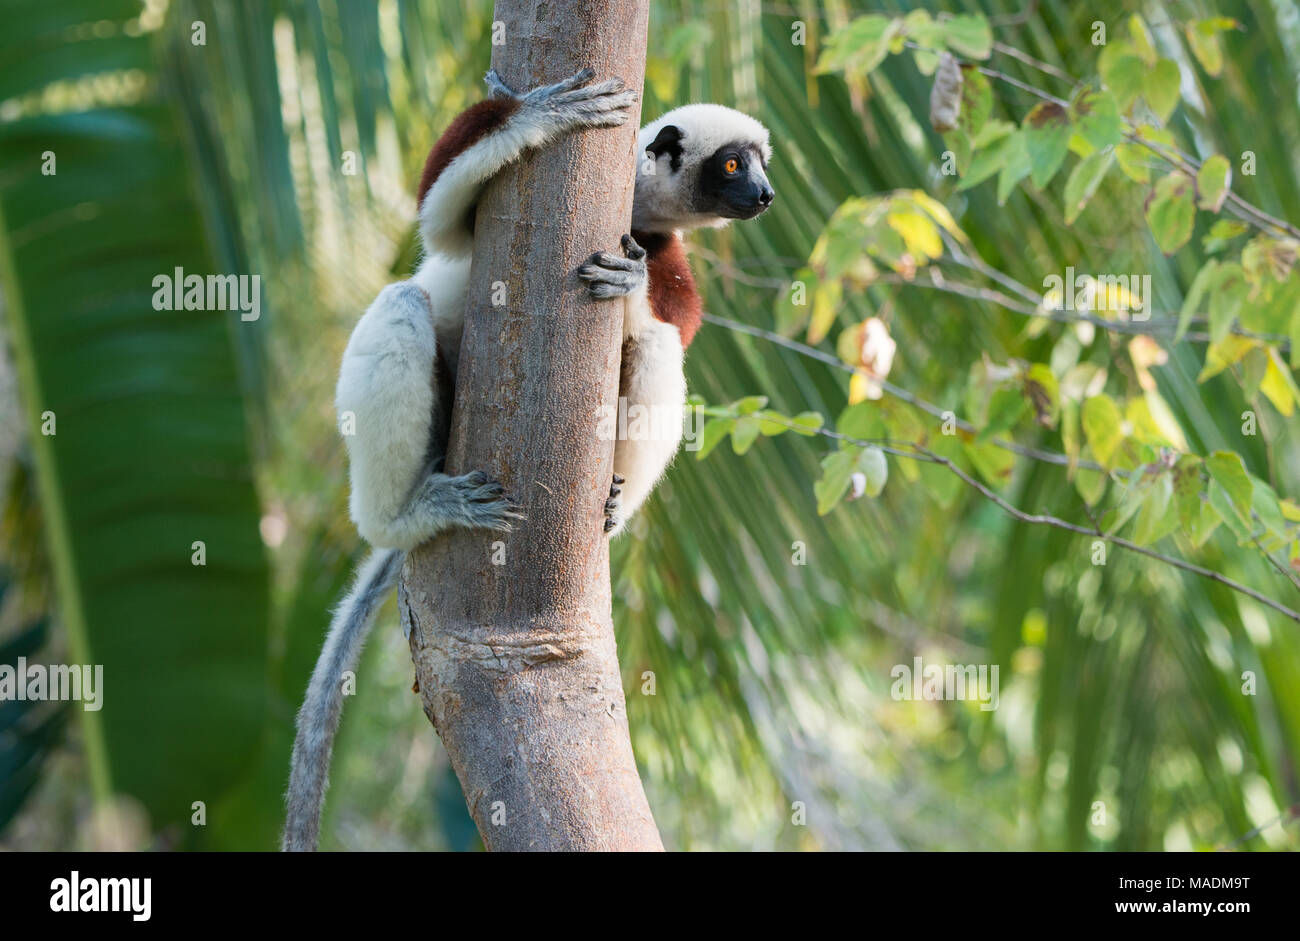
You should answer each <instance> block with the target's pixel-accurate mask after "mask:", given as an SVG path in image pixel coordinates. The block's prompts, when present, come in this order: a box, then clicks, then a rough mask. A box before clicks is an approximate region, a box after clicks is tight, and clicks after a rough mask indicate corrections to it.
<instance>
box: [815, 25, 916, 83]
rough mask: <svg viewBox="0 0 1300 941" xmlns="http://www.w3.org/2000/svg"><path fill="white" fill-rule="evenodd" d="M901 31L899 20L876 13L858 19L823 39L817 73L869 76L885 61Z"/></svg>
mask: <svg viewBox="0 0 1300 941" xmlns="http://www.w3.org/2000/svg"><path fill="white" fill-rule="evenodd" d="M902 27H903V21H902V20H896V19H892V18H890V17H888V16H881V15H880V14H878V13H872V14H868V15H867V16H860V17H858V18H857V19H855V20H853V21H852V22H850V23H849V24H847V25H846V26H844V27H843V28H842V29H838V30H836V31H835V32H833V33H831V34H830V36H828V37H827V38H826V45H825V48H824V49H823V50H822V54H821V58H819V59H818V60H817V71H818V72H819V73H826V72H836V71H847V72H850V73H852V74H854V75H866V74H868V73H869V72H871V71H872V70H873V69H875V68H876V66H878V65H880V63H881V62H884V61H885V57H886V56H888V55H889V46H890V42H891V41H892V40H893V39H894V37H895V36H897V35H898V34H899V32H900V31H901V30H902Z"/></svg>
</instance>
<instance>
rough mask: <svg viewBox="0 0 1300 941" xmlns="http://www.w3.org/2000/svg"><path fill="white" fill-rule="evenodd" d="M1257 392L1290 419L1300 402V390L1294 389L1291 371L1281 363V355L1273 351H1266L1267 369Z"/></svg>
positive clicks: (1294, 384)
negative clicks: (1263, 395)
mask: <svg viewBox="0 0 1300 941" xmlns="http://www.w3.org/2000/svg"><path fill="white" fill-rule="evenodd" d="M1259 391H1260V392H1263V393H1264V394H1265V395H1266V396H1268V400H1269V401H1270V402H1272V403H1273V405H1274V406H1275V407H1276V408H1277V410H1278V411H1279V412H1281V413H1282V414H1283V415H1285V416H1287V417H1288V418H1290V417H1291V412H1292V411H1293V410H1294V409H1295V405H1296V403H1297V402H1300V389H1298V388H1296V382H1295V377H1294V376H1292V375H1291V370H1290V369H1288V368H1287V366H1286V364H1285V363H1284V362H1282V356H1281V354H1280V353H1278V351H1277V350H1275V349H1270V350H1269V351H1268V368H1267V369H1265V370H1264V378H1263V380H1261V381H1260V384H1259Z"/></svg>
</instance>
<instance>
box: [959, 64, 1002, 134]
mask: <svg viewBox="0 0 1300 941" xmlns="http://www.w3.org/2000/svg"><path fill="white" fill-rule="evenodd" d="M961 77H962V83H961V114H960V115H959V116H958V118H957V127H958V128H960V129H961V130H962V131H965V132H966V135H967V137H968V138H970V139H971V140H975V139H976V138H977V136H978V135H979V133H980V131H981V130H983V129H984V125H985V123H987V121H988V119H989V115H991V114H992V113H993V89H992V88H991V87H990V85H989V80H988V79H987V78H986V77H985V75H984V73H983V72H981V71H980V70H979V69H977V68H976V67H975V66H973V65H963V66H962V69H961Z"/></svg>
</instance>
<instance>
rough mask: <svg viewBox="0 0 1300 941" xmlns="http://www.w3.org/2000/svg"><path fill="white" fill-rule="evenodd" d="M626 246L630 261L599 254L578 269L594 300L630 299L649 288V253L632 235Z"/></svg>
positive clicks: (608, 254) (612, 255)
mask: <svg viewBox="0 0 1300 941" xmlns="http://www.w3.org/2000/svg"><path fill="white" fill-rule="evenodd" d="M622 244H623V254H624V255H625V256H626V257H624V258H619V257H618V256H617V255H615V254H613V253H611V252H596V253H595V254H594V255H592V256H591V257H590V258H588V259H587V260H586V261H585V262H584V263H583V264H582V266H581V267H580V268H579V269H578V277H579V278H581V279H582V280H584V281H586V282H587V290H589V291H590V292H591V296H592V297H626V296H627V295H629V294H634V293H636V292H637V291H638V290H640V289H641V288H643V287H645V283H646V266H645V249H644V248H642V247H641V246H640V245H638V244H637V243H636V239H634V238H632V236H630V235H625V236H623V239H622Z"/></svg>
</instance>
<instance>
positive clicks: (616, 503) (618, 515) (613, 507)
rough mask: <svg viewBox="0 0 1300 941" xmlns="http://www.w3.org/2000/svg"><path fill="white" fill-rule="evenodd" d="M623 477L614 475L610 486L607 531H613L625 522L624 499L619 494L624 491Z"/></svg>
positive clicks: (606, 512)
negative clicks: (621, 485)
mask: <svg viewBox="0 0 1300 941" xmlns="http://www.w3.org/2000/svg"><path fill="white" fill-rule="evenodd" d="M621 483H623V478H622V477H620V476H618V474H615V475H614V482H613V483H612V484H610V487H609V499H608V500H606V501H605V532H607V533H612V532H613V531H614V530H616V529H618V528H619V527H620V526H621V525H622V524H623V501H622V500H620V499H619V498H618V495H619V494H620V493H622V492H623V489H622V488H621V487H620V486H619V484H621Z"/></svg>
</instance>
